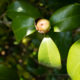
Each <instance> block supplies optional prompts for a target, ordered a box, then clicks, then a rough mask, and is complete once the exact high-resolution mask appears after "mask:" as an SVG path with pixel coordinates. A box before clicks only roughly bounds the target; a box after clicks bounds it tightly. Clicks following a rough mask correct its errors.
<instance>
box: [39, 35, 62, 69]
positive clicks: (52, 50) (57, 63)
mask: <svg viewBox="0 0 80 80" xmlns="http://www.w3.org/2000/svg"><path fill="white" fill-rule="evenodd" d="M38 60H39V63H41V64H43V65H46V66H48V67H56V68H61V59H60V53H59V50H58V48H57V46H56V45H55V43H54V42H53V40H52V39H51V38H50V37H45V38H44V39H43V40H42V42H41V45H40V48H39V54H38Z"/></svg>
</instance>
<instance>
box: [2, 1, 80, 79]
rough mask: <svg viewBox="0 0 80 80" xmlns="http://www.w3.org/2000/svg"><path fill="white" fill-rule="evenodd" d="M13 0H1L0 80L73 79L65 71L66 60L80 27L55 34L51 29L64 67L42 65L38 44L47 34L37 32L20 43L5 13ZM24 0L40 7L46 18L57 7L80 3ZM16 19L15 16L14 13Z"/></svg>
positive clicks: (78, 34)
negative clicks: (39, 58)
mask: <svg viewBox="0 0 80 80" xmlns="http://www.w3.org/2000/svg"><path fill="white" fill-rule="evenodd" d="M14 1H16V0H0V80H11V79H14V80H18V78H19V80H70V78H69V76H68V74H67V71H66V59H67V54H68V50H69V48H70V46H71V45H72V44H73V43H74V42H75V41H76V40H78V39H79V38H80V29H75V30H73V31H71V32H60V33H56V32H54V33H53V32H52V31H53V30H52V29H51V31H50V32H49V33H48V35H49V36H50V37H51V38H52V39H53V40H54V42H55V43H56V45H57V47H58V48H59V51H60V53H61V57H62V69H61V70H57V69H55V68H49V67H46V66H43V65H41V64H39V63H38V60H37V54H38V49H39V45H40V42H41V41H42V39H43V37H44V35H43V34H39V33H38V32H37V31H35V32H34V33H33V34H31V35H30V36H27V37H25V38H23V40H21V41H20V43H19V42H17V41H16V39H15V36H14V33H13V31H12V27H11V26H12V25H11V23H12V20H11V19H10V18H9V17H8V16H7V15H6V13H7V9H8V6H10V5H11V3H13V2H14ZM19 1H21V0H19ZM23 1H25V3H27V2H28V3H29V4H30V5H33V6H35V7H36V8H38V9H39V11H40V14H41V15H42V17H44V18H47V19H49V17H50V16H51V15H52V14H53V13H54V12H55V11H56V10H57V9H59V8H61V7H63V6H65V5H68V4H72V3H80V0H23ZM15 6H17V5H15ZM33 12H34V9H33V10H32V11H31V15H32V13H33ZM25 14H26V13H25ZM25 14H24V16H25ZM34 14H35V12H34ZM35 15H36V14H35ZM13 18H15V15H14V16H13ZM18 18H19V17H18ZM21 20H22V19H21ZM16 24H17V20H16ZM16 27H18V26H17V25H16ZM19 33H20V32H18V34H19ZM24 34H25V33H24ZM20 37H21V36H20ZM2 66H3V67H2ZM15 70H16V71H15ZM17 74H18V75H17ZM5 78H7V79H5Z"/></svg>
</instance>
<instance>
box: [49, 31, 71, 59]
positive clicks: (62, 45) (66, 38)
mask: <svg viewBox="0 0 80 80" xmlns="http://www.w3.org/2000/svg"><path fill="white" fill-rule="evenodd" d="M49 36H50V37H51V38H52V39H53V40H54V42H55V43H56V45H57V47H58V49H59V51H60V54H61V57H62V59H66V57H67V54H68V50H69V48H70V46H71V44H72V32H54V33H53V32H50V33H49Z"/></svg>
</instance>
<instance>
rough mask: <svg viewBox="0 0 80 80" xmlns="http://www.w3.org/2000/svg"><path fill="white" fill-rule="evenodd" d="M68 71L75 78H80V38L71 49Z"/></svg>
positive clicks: (77, 79)
mask: <svg viewBox="0 0 80 80" xmlns="http://www.w3.org/2000/svg"><path fill="white" fill-rule="evenodd" d="M67 71H68V73H69V75H70V76H71V78H72V79H73V80H80V40H78V41H76V42H75V43H74V44H73V45H72V47H71V48H70V50H69V54H68V59H67Z"/></svg>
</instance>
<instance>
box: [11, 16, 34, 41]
mask: <svg viewBox="0 0 80 80" xmlns="http://www.w3.org/2000/svg"><path fill="white" fill-rule="evenodd" d="M12 29H13V32H14V34H15V37H16V39H17V41H20V40H22V39H23V38H24V37H25V36H28V35H30V34H32V33H33V32H34V31H35V27H34V18H32V17H27V16H20V17H16V18H15V19H14V20H13V22H12Z"/></svg>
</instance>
